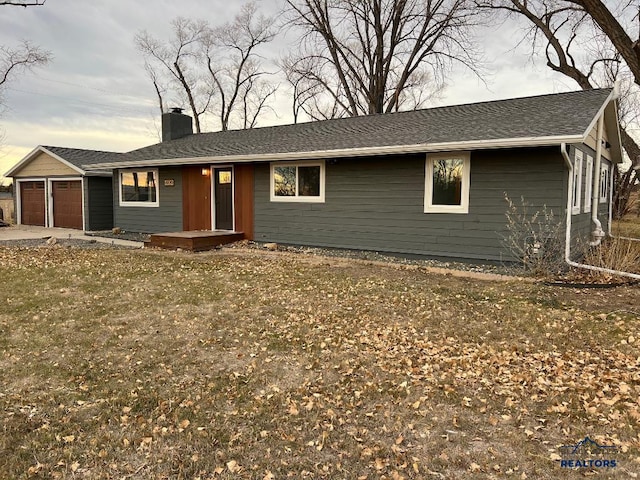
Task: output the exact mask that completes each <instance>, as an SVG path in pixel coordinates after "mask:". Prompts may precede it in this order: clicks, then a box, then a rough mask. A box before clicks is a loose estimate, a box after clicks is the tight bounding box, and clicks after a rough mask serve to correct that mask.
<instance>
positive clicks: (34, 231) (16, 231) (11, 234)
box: [0, 225, 144, 248]
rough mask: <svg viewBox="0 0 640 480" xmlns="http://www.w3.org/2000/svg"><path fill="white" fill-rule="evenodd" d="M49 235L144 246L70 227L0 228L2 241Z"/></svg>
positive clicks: (38, 237) (19, 226)
mask: <svg viewBox="0 0 640 480" xmlns="http://www.w3.org/2000/svg"><path fill="white" fill-rule="evenodd" d="M49 237H55V238H60V239H63V238H65V239H75V240H87V241H91V240H94V241H96V242H100V243H109V244H111V245H122V246H126V247H134V248H136V247H137V248H142V247H143V246H144V244H143V243H142V242H134V241H131V240H120V239H118V238H106V237H94V236H89V235H85V234H84V232H83V231H82V230H73V229H70V228H45V227H34V226H31V225H12V226H10V227H2V228H0V242H2V241H5V240H34V239H36V240H37V239H41V238H49Z"/></svg>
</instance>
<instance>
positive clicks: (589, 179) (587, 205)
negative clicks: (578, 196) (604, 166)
mask: <svg viewBox="0 0 640 480" xmlns="http://www.w3.org/2000/svg"><path fill="white" fill-rule="evenodd" d="M592 192H593V157H592V156H591V155H587V161H586V172H585V178H584V210H583V211H584V213H589V212H590V211H591V193H592Z"/></svg>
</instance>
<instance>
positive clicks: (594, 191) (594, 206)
mask: <svg viewBox="0 0 640 480" xmlns="http://www.w3.org/2000/svg"><path fill="white" fill-rule="evenodd" d="M603 132H604V114H602V115H600V118H599V119H598V131H597V134H596V161H595V163H594V165H593V175H592V177H591V180H592V188H591V222H592V223H593V226H594V230H593V232H591V235H592V236H593V240H592V241H590V242H589V246H590V247H597V246H598V245H600V243H601V242H602V239H603V238H604V236H605V233H604V231H603V230H602V223H600V220H598V202H599V200H600V165H602V137H603ZM571 178H573V176H572V177H571ZM572 191H573V190H572Z"/></svg>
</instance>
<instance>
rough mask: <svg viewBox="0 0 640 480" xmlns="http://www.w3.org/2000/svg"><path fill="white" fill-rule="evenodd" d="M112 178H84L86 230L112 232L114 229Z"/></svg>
mask: <svg viewBox="0 0 640 480" xmlns="http://www.w3.org/2000/svg"><path fill="white" fill-rule="evenodd" d="M112 183H113V179H112V177H85V178H84V188H85V191H84V199H85V202H84V209H85V219H86V220H85V221H86V223H87V224H86V225H85V229H86V230H110V229H111V228H112V227H113V185H112Z"/></svg>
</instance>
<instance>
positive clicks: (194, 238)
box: [144, 230, 244, 252]
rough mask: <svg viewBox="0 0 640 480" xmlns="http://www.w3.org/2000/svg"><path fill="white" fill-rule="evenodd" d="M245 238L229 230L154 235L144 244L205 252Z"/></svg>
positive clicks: (239, 233)
mask: <svg viewBox="0 0 640 480" xmlns="http://www.w3.org/2000/svg"><path fill="white" fill-rule="evenodd" d="M243 238H244V233H243V232H232V231H229V230H197V231H190V232H169V233H154V234H153V235H151V238H149V241H148V242H144V246H145V247H147V248H148V247H155V248H166V249H170V250H175V249H177V248H181V249H182V250H188V251H190V252H203V251H205V250H212V249H214V248H216V247H218V246H220V245H226V244H228V243H233V242H237V241H239V240H242V239H243Z"/></svg>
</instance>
